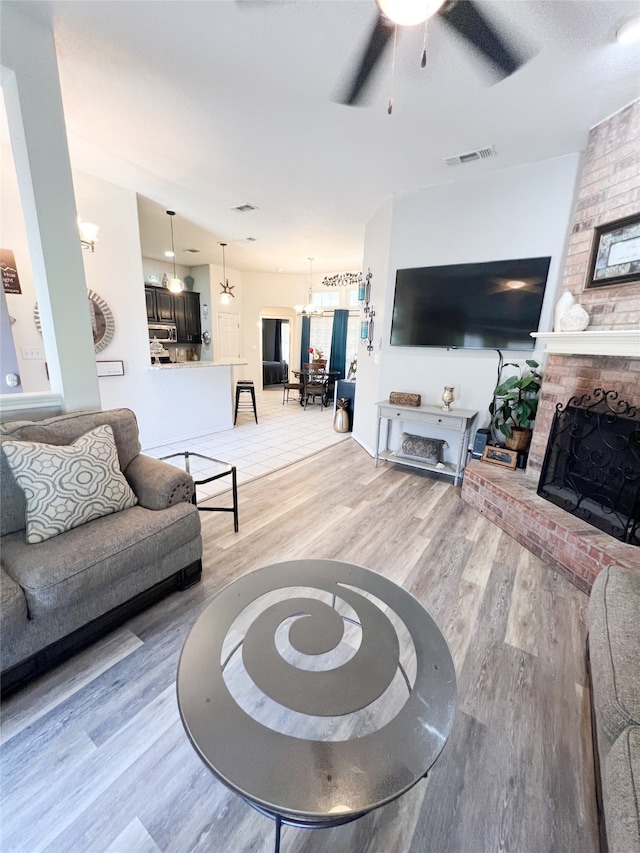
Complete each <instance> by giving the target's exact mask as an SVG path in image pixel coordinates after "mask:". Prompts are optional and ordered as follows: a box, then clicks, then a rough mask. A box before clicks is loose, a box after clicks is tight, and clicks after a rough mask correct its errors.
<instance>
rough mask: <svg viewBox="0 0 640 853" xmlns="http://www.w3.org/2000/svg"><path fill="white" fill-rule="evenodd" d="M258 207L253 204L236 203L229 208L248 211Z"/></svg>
mask: <svg viewBox="0 0 640 853" xmlns="http://www.w3.org/2000/svg"><path fill="white" fill-rule="evenodd" d="M257 209H258V208H257V207H256V206H255V204H248V203H245V204H237V205H236V206H235V207H232V208H231V210H237V211H238V213H248V212H249V211H250V210H257Z"/></svg>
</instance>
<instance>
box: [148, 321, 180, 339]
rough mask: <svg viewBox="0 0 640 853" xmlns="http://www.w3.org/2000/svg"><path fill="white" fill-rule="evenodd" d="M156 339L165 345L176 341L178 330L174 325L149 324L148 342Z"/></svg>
mask: <svg viewBox="0 0 640 853" xmlns="http://www.w3.org/2000/svg"><path fill="white" fill-rule="evenodd" d="M154 338H157V339H158V340H159V341H162V342H164V343H166V344H175V343H177V341H178V330H177V328H176V325H175V323H149V341H152V340H153V339H154Z"/></svg>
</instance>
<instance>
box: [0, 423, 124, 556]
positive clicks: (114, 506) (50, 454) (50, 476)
mask: <svg viewBox="0 0 640 853" xmlns="http://www.w3.org/2000/svg"><path fill="white" fill-rule="evenodd" d="M2 449H3V450H4V453H5V455H6V457H7V461H8V463H9V467H10V468H11V471H12V473H13V476H14V477H15V478H16V481H17V483H18V485H19V486H20V488H21V489H22V491H23V492H24V494H25V498H26V501H27V516H26V519H25V521H26V530H27V542H28V543H29V544H30V545H33V544H35V543H37V542H44V541H45V540H46V539H50V538H51V537H52V536H57V535H58V534H59V533H64V531H65V530H70V529H71V528H72V527H78V526H79V525H81V524H85V523H86V522H87V521H92V520H93V519H94V518H100V517H101V516H103V515H109V513H112V512H119V511H120V510H122V509H127V508H128V507H131V506H134V505H135V504H137V503H138V499H137V498H136V496H135V494H134V493H133V491H132V490H131V487H130V486H129V484H128V483H127V481H126V479H125V476H124V474H123V473H122V471H121V470H120V466H119V464H118V451H117V450H116V443H115V440H114V437H113V430H112V429H111V427H110V426H108V425H107V424H104V425H103V426H99V427H96V429H92V430H90V431H89V432H87V433H85V434H84V435H81V436H80V438H77V439H76V440H75V441H74V442H73V444H70V445H55V444H43V443H41V442H36V441H13V440H12V439H6V440H5V441H3V442H2Z"/></svg>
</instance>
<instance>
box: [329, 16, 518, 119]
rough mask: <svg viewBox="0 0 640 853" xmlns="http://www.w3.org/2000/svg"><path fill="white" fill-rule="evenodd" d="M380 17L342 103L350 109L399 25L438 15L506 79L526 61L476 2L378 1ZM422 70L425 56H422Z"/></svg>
mask: <svg viewBox="0 0 640 853" xmlns="http://www.w3.org/2000/svg"><path fill="white" fill-rule="evenodd" d="M376 3H377V5H378V17H377V19H376V22H375V24H374V26H373V29H372V31H371V35H370V36H369V40H368V42H367V44H366V46H365V49H364V51H363V53H362V57H361V59H360V62H359V64H358V66H357V68H356V70H355V73H354V74H353V76H352V79H351V80H350V82H349V84H348V86H346V87H345V89H344V91H343V94H342V95H341V96H340V97H339V98H338V100H339V102H340V103H342V104H345V105H347V106H354V105H356V104H358V103H359V102H360V101H361V100H362V97H363V95H364V92H365V89H366V87H367V85H368V83H369V80H370V77H371V74H372V72H373V70H374V68H375V67H376V65H377V64H378V62H379V61H380V59H381V57H382V55H383V53H384V50H385V48H386V46H387V44H388V43H389V41H390V39H391V38H392V36H393V34H394V30H395V28H396V25H400V26H402V25H407V26H410V25H413V24H419V23H423V22H425V21H427V20H428V19H429V18H431V17H433V16H435V15H437V16H438V17H439V18H440V19H441V20H442V21H444V23H445V24H446V25H447V26H448V27H450V28H451V29H452V30H454V31H455V32H456V33H458V35H460V36H461V37H462V38H463V39H465V41H466V42H467V43H468V44H470V45H472V47H473V48H474V49H475V50H476V51H478V52H479V53H480V55H481V56H482V57H483V58H484V60H485V61H486V62H488V63H489V64H490V65H491V66H493V68H494V69H495V70H496V71H497V72H498V73H499V74H500V75H501V76H502V77H503V78H504V77H508V76H509V75H510V74H513V72H514V71H517V69H518V68H519V67H520V66H521V65H523V64H524V62H525V61H526V60H525V59H524V57H523V56H521V55H520V54H519V53H517V52H516V51H515V50H514V49H513V47H511V46H510V45H509V44H508V40H507V38H505V37H504V36H503V34H501V33H499V32H498V31H497V29H496V27H495V26H493V25H492V24H490V23H489V22H488V21H487V19H486V18H485V16H484V15H483V14H482V13H481V12H480V10H479V9H478V6H477V4H476V3H474V2H473V0H376ZM421 64H422V67H423V68H424V66H425V64H426V54H425V52H423V55H422V63H421Z"/></svg>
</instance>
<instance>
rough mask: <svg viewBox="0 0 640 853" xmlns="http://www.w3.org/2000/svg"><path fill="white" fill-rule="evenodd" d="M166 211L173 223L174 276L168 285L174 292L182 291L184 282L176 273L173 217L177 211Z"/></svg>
mask: <svg viewBox="0 0 640 853" xmlns="http://www.w3.org/2000/svg"><path fill="white" fill-rule="evenodd" d="M166 213H167V216H168V217H169V222H170V224H171V252H172V257H173V278H170V279H169V285H168V287H169V290H170V291H171V292H172V293H182V291H183V290H184V282H183V281H182V279H180V278H178V276H177V274H176V250H175V247H174V245H173V217H174V216H175V215H176V212H175V210H167V212H166Z"/></svg>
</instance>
